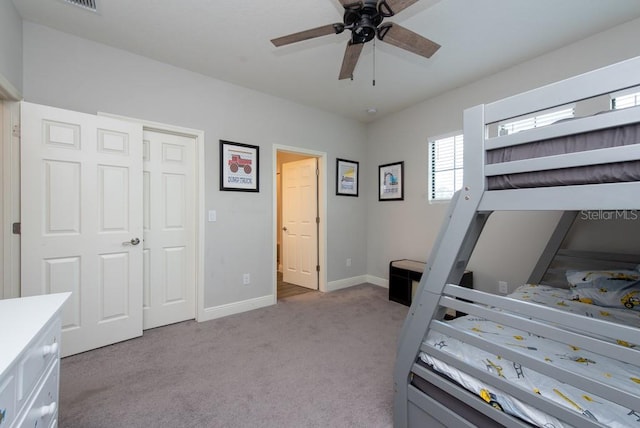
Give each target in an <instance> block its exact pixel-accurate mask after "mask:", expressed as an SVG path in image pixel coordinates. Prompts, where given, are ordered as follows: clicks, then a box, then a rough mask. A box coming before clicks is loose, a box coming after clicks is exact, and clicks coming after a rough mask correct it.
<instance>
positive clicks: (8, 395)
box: [0, 370, 17, 428]
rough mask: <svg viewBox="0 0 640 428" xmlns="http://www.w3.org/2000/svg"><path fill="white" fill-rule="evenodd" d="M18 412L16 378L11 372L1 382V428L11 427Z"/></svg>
mask: <svg viewBox="0 0 640 428" xmlns="http://www.w3.org/2000/svg"><path fill="white" fill-rule="evenodd" d="M16 412H17V409H16V377H15V374H14V372H13V370H11V371H10V372H9V373H8V374H7V375H6V376H5V377H4V379H2V380H1V381H0V428H6V427H8V426H11V424H12V423H13V420H14V419H15V417H16Z"/></svg>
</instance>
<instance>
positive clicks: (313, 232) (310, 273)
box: [282, 158, 318, 290]
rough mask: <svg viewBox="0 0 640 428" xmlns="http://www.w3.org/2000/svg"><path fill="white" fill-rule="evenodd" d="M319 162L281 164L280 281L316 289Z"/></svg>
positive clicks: (305, 160) (313, 159) (315, 160)
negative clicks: (281, 265)
mask: <svg viewBox="0 0 640 428" xmlns="http://www.w3.org/2000/svg"><path fill="white" fill-rule="evenodd" d="M317 165H318V160H317V159H316V158H309V159H303V160H300V161H295V162H287V163H284V164H282V225H283V226H282V258H283V267H282V279H283V280H284V282H288V283H290V284H295V285H300V286H302V287H306V288H311V289H313V290H317V289H318V271H317V266H318V223H317V221H316V219H317V218H318V175H317V170H318V166H317Z"/></svg>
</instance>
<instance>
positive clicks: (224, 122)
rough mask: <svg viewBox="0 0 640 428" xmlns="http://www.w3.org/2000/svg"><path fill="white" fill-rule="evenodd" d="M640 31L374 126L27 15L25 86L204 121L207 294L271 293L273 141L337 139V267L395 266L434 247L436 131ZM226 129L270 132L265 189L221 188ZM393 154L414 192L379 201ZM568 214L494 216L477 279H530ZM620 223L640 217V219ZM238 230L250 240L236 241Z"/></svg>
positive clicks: (625, 45) (585, 62) (332, 231)
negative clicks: (431, 165) (355, 166)
mask: <svg viewBox="0 0 640 428" xmlns="http://www.w3.org/2000/svg"><path fill="white" fill-rule="evenodd" d="M0 1H3V0H0ZM639 37H640V21H639V20H636V21H632V22H630V23H627V24H625V25H622V26H619V27H617V28H614V29H612V30H609V31H607V32H604V33H601V34H599V35H596V36H594V37H591V38H589V39H586V40H583V41H580V42H578V43H575V44H573V45H570V46H567V47H565V48H563V49H560V50H558V51H554V52H551V53H548V54H546V55H543V56H541V57H538V58H536V59H534V60H532V61H529V62H527V63H523V64H521V65H518V66H516V67H513V68H512V69H509V70H505V71H503V72H500V73H497V74H495V75H492V76H488V77H486V78H484V79H481V80H479V81H477V82H475V83H472V84H469V85H467V86H464V87H461V88H458V89H456V90H453V91H449V92H447V93H445V94H443V95H440V96H438V97H435V98H433V99H430V100H427V101H425V102H423V103H420V104H418V105H416V106H414V107H411V108H409V109H407V110H405V111H403V112H400V113H398V114H396V115H393V116H390V117H387V118H383V119H380V120H378V121H377V122H375V123H373V124H369V125H368V126H364V125H362V124H359V123H356V122H353V121H349V120H346V119H343V118H339V117H337V116H334V115H331V114H329V113H326V112H322V111H319V110H315V109H312V108H308V107H304V106H300V105H297V104H294V103H292V102H289V101H286V100H282V99H279V98H275V97H272V96H268V95H265V94H261V93H259V92H256V91H252V90H248V89H244V88H240V87H237V86H234V85H231V84H228V83H225V82H222V81H218V80H215V79H211V78H207V77H205V76H202V75H199V74H195V73H191V72H188V71H185V70H182V69H178V68H175V67H172V66H168V65H166V64H162V63H159V62H155V61H152V60H149V59H146V58H143V57H140V56H136V55H132V54H129V53H126V52H124V51H120V50H117V49H113V48H110V47H107V46H104V45H100V44H96V43H92V42H89V41H86V40H83V39H79V38H76V37H73V36H69V35H66V34H64V33H60V32H57V31H54V30H50V29H47V28H45V27H41V26H39V25H35V24H30V23H24V84H23V86H24V90H23V92H24V95H25V98H26V99H27V100H28V101H32V102H37V103H42V104H49V105H54V106H58V107H62V108H67V109H72V110H78V111H82V112H88V113H95V112H97V111H104V112H110V113H116V114H121V115H126V116H132V117H137V118H142V119H147V120H153V121H158V122H165V123H169V124H174V125H179V126H185V127H190V128H196V129H202V130H204V131H205V133H206V144H207V146H206V153H205V156H206V159H205V163H206V182H207V188H206V208H207V209H216V210H217V211H218V222H217V223H207V229H206V233H205V240H206V242H205V246H206V248H205V251H206V254H205V258H206V264H207V266H206V272H205V274H206V305H207V306H208V307H213V306H218V305H224V304H227V303H233V302H239V301H243V300H247V299H251V298H256V297H261V296H265V295H268V294H270V293H271V272H272V268H273V267H272V266H271V262H272V260H273V252H274V251H275V245H274V243H273V240H272V238H273V237H272V227H273V221H274V219H273V206H272V201H273V195H272V189H273V179H274V176H275V171H272V170H271V168H272V165H273V159H272V154H273V151H272V147H273V145H274V144H277V145H287V146H295V147H302V148H308V149H311V150H316V151H325V152H327V153H328V168H327V173H328V187H327V189H326V191H327V195H328V218H327V219H326V221H327V229H328V249H327V253H328V260H327V261H328V266H327V271H328V280H329V281H338V280H342V279H349V278H354V277H358V276H360V275H365V274H369V275H371V276H373V277H378V278H383V279H384V278H387V274H388V263H389V261H390V260H392V259H398V258H412V259H422V260H425V259H426V258H427V256H428V254H429V252H430V251H431V249H432V245H433V241H434V240H435V237H436V235H437V233H438V230H439V228H440V226H441V222H442V219H443V216H444V213H445V211H446V209H447V204H446V203H438V204H429V203H428V201H427V189H426V179H427V146H426V141H427V138H428V137H430V136H438V135H441V134H444V133H448V132H451V131H456V130H461V129H462V112H463V110H464V109H465V108H467V107H470V106H473V105H475V104H478V103H482V102H489V101H493V100H496V99H500V98H502V97H505V96H509V95H512V94H515V93H518V92H521V91H524V90H528V89H532V88H535V87H537V86H540V85H543V84H546V83H549V82H553V81H556V80H559V79H563V78H566V77H570V76H572V75H575V74H577V73H581V72H584V71H587V70H590V69H594V68H597V67H600V66H603V65H606V64H610V63H613V62H616V61H619V60H621V59H624V58H629V57H632V56H637V55H640V45H639V44H637V43H635V41H636V40H638V38H639ZM612 46H615V47H616V48H615V49H612ZM219 139H228V140H232V141H239V142H244V143H248V144H255V145H259V146H260V148H261V153H260V156H261V175H260V182H261V192H260V193H258V194H237V193H233V192H219V191H218V190H217V189H218V166H217V162H218V140H219ZM390 142H391V143H390ZM336 157H339V158H346V159H352V160H357V161H360V167H361V171H360V174H361V175H360V197H359V198H350V197H338V196H335V192H334V191H333V189H334V188H335V158H336ZM395 161H404V162H405V185H406V188H405V200H404V201H402V202H378V200H377V194H376V190H375V188H376V186H377V173H378V170H377V166H378V165H380V164H384V163H389V162H395ZM557 218H558V213H520V212H515V213H497V214H495V215H494V216H492V218H491V219H490V221H489V223H488V225H487V230H486V233H485V234H484V235H483V237H482V238H481V241H480V243H479V245H478V248H477V251H476V253H475V254H474V257H473V259H472V261H471V265H470V267H471V268H472V269H473V270H474V275H475V278H476V284H478V285H479V287H480V288H482V289H486V290H490V291H491V290H495V288H496V287H495V286H496V284H495V282H496V281H497V280H505V281H507V282H509V283H510V284H517V283H522V282H524V281H525V280H526V278H527V276H528V273H529V271H530V268H531V266H532V265H533V263H534V262H535V258H536V257H537V255H538V253H539V252H540V250H541V249H542V247H543V246H544V244H545V243H546V239H547V237H548V235H549V234H550V233H551V230H552V228H553V226H554V224H555V221H556V219H557ZM623 226H624V228H625V230H628V229H627V228H628V227H629V226H631V227H632V228H633V230H634V231H636V232H638V231H640V221H638V222H635V223H634V222H629V221H627V222H626V223H625V224H624V225H623ZM619 229H621V225H620V221H618V222H598V225H597V227H593V221H580V222H578V225H577V226H576V230H574V231H573V232H572V234H571V236H570V239H569V240H568V242H569V245H572V246H577V247H588V246H589V245H595V244H594V242H599V243H600V244H602V245H604V246H605V247H606V249H610V250H622V251H626V252H640V248H638V245H639V244H633V243H628V242H626V243H624V244H621V240H620V237H619V235H621V234H624V232H621V231H620V230H619ZM583 231H584V233H583ZM609 231H611V232H612V233H616V234H617V235H614V234H609ZM584 236H589V237H591V238H592V239H587V238H581V237H584ZM238 237H241V238H245V240H249V241H250V242H252V244H253V245H252V246H249V247H247V246H240V245H238V239H239V238H238ZM507 237H508V238H507ZM599 248H601V247H599ZM346 258H351V259H352V266H351V267H346V266H345V260H346ZM243 272H251V273H252V285H251V286H249V287H243V286H241V285H240V284H241V274H242V273H243Z"/></svg>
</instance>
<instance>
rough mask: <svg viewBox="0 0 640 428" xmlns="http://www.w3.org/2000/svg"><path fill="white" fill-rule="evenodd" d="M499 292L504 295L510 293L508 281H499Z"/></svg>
mask: <svg viewBox="0 0 640 428" xmlns="http://www.w3.org/2000/svg"><path fill="white" fill-rule="evenodd" d="M498 291H499V292H500V293H502V294H508V293H509V284H507V281H498Z"/></svg>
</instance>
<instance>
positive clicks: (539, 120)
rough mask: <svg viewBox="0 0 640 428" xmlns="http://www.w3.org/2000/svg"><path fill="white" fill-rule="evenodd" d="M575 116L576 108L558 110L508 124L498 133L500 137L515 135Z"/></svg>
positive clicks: (502, 125) (501, 127) (501, 126)
mask: <svg viewBox="0 0 640 428" xmlns="http://www.w3.org/2000/svg"><path fill="white" fill-rule="evenodd" d="M573 116H574V108H573V107H571V108H567V109H563V110H556V111H553V112H550V113H544V114H540V115H538V116H534V117H528V118H526V119H520V120H516V121H513V122H507V123H503V124H501V125H500V127H499V130H498V133H499V134H500V135H507V134H514V133H516V132H520V131H525V130H527V129H533V128H538V127H540V126H547V125H551V124H552V123H553V122H556V121H558V120H561V119H568V118H570V117H573Z"/></svg>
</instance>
